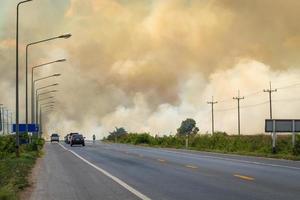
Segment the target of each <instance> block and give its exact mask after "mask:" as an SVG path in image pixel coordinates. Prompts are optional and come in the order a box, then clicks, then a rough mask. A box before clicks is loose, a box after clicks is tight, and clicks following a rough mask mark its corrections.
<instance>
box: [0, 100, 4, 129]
mask: <svg viewBox="0 0 300 200" xmlns="http://www.w3.org/2000/svg"><path fill="white" fill-rule="evenodd" d="M2 106H3V104H0V127H1V129H0V131H2V134H3V135H4V131H3V130H4V126H3V125H4V117H3V116H4V115H3V107H2Z"/></svg>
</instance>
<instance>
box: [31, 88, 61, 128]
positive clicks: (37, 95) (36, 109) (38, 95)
mask: <svg viewBox="0 0 300 200" xmlns="http://www.w3.org/2000/svg"><path fill="white" fill-rule="evenodd" d="M53 92H58V90H51V91H48V92H43V93H41V94H37V93H36V102H35V104H36V108H35V112H36V113H35V119H36V123H37V121H38V107H39V98H40V96H41V95H45V94H49V93H53Z"/></svg>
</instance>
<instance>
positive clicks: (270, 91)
mask: <svg viewBox="0 0 300 200" xmlns="http://www.w3.org/2000/svg"><path fill="white" fill-rule="evenodd" d="M263 91H264V92H268V93H269V101H270V119H273V113H272V93H273V92H277V89H275V90H272V83H271V82H270V88H269V89H266V90H263Z"/></svg>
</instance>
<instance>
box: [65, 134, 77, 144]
mask: <svg viewBox="0 0 300 200" xmlns="http://www.w3.org/2000/svg"><path fill="white" fill-rule="evenodd" d="M76 134H78V133H70V134H68V135H67V140H66V143H67V144H71V139H72V136H73V135H76Z"/></svg>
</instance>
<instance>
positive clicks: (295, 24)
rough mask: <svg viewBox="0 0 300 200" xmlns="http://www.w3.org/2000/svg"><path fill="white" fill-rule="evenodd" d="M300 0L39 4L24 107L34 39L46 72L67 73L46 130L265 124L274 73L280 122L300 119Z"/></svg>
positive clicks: (4, 10) (3, 79)
mask: <svg viewBox="0 0 300 200" xmlns="http://www.w3.org/2000/svg"><path fill="white" fill-rule="evenodd" d="M17 2H18V1H17V0H1V2H0V70H1V73H0V92H1V94H2V95H1V98H0V101H1V102H0V103H4V104H5V105H6V106H7V107H8V108H10V109H11V110H13V111H14V109H15V91H14V90H15V19H16V18H15V14H16V9H15V6H16V4H17ZM299 10H300V2H299V1H298V0H276V1H274V0H252V1H240V0H85V1H82V0H34V1H32V2H30V3H26V4H23V5H22V7H21V11H20V80H21V83H20V103H21V112H20V118H21V122H24V119H25V112H24V105H25V97H24V93H25V82H24V76H25V57H24V54H25V46H26V44H28V43H30V42H34V41H38V40H41V39H46V38H49V37H53V36H57V35H61V34H64V33H71V34H72V37H71V38H70V39H67V40H65V39H61V40H55V41H51V42H48V43H43V44H39V45H36V46H33V47H32V48H30V55H29V64H30V68H31V67H32V66H35V65H38V64H42V63H45V62H49V61H53V60H57V59H61V58H66V59H67V62H65V63H60V64H53V65H51V66H47V67H44V68H43V69H40V70H38V71H36V73H35V77H43V76H47V75H51V74H53V73H62V76H61V77H59V78H55V79H51V80H50V79H49V80H48V81H43V82H41V83H39V87H42V86H45V85H47V84H52V83H56V82H58V83H59V84H60V85H59V86H58V88H57V89H58V90H59V92H58V93H57V94H55V97H56V108H57V109H56V111H55V112H53V113H47V114H46V113H45V114H44V115H43V116H44V122H45V126H44V127H45V134H51V133H52V132H59V133H61V135H65V134H67V133H69V132H73V131H76V132H81V133H83V134H84V135H86V136H87V137H90V136H91V135H93V134H96V136H97V137H98V138H101V137H103V136H107V135H108V133H109V132H110V131H112V130H113V129H114V128H115V127H124V128H125V129H126V130H128V131H129V132H149V133H151V134H153V135H156V134H158V135H165V134H166V135H169V134H175V133H176V129H177V128H178V127H179V126H180V123H181V121H182V120H184V119H186V118H194V119H195V120H196V122H197V126H198V127H199V129H200V131H201V133H207V132H208V133H209V132H211V128H210V127H211V108H210V106H209V105H208V104H207V101H211V98H212V96H214V99H215V100H216V101H218V104H216V105H215V129H216V130H218V131H226V132H228V133H230V134H236V133H237V102H236V101H235V100H233V99H232V98H233V97H236V96H237V95H238V90H240V94H241V96H244V97H245V99H244V100H241V129H242V134H257V133H263V132H264V120H265V119H266V118H268V117H269V105H268V94H267V93H263V89H267V88H268V87H269V82H270V81H272V85H273V87H274V88H277V89H278V91H277V92H276V93H273V100H274V101H273V112H274V113H273V115H274V118H300V116H299V113H298V110H299V109H300V97H299V92H300V87H299V86H300V80H299V78H298V77H299V75H300V68H299V67H300V57H299V55H298V54H299V52H300V51H299V50H300V26H299V20H298V11H299Z"/></svg>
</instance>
